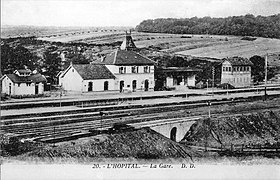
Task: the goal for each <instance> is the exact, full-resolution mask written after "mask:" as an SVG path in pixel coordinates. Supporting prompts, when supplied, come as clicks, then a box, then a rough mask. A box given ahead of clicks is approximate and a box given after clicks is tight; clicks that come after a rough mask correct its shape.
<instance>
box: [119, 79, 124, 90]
mask: <svg viewBox="0 0 280 180" xmlns="http://www.w3.org/2000/svg"><path fill="white" fill-rule="evenodd" d="M123 87H124V81H120V92H123Z"/></svg>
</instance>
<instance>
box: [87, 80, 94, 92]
mask: <svg viewBox="0 0 280 180" xmlns="http://www.w3.org/2000/svg"><path fill="white" fill-rule="evenodd" d="M92 87H93V83H92V82H89V83H88V91H92V89H93V88H92Z"/></svg>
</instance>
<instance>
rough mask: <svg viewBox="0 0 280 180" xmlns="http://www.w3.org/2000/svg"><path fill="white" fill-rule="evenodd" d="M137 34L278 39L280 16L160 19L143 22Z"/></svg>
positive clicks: (279, 35)
mask: <svg viewBox="0 0 280 180" xmlns="http://www.w3.org/2000/svg"><path fill="white" fill-rule="evenodd" d="M136 30H137V31H139V32H152V33H172V34H215V35H237V36H259V37H269V38H280V14H278V15H272V16H267V17H265V16H256V17H255V16H254V15H251V14H247V15H245V16H232V17H226V18H211V17H203V18H197V17H193V18H184V19H183V18H182V19H175V18H160V19H154V20H151V19H149V20H144V21H142V22H141V23H140V24H139V25H138V26H136Z"/></svg>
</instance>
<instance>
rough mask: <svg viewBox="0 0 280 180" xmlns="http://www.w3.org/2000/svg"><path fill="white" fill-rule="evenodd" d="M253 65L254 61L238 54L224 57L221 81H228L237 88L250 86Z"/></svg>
mask: <svg viewBox="0 0 280 180" xmlns="http://www.w3.org/2000/svg"><path fill="white" fill-rule="evenodd" d="M252 65H253V64H252V62H251V61H250V60H249V59H247V58H242V57H237V56H236V57H231V58H226V59H224V60H223V62H222V75H221V83H222V84H223V83H228V84H231V85H233V86H234V87H237V88H239V87H248V86H250V85H251V66H252Z"/></svg>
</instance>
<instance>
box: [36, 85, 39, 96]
mask: <svg viewBox="0 0 280 180" xmlns="http://www.w3.org/2000/svg"><path fill="white" fill-rule="evenodd" d="M38 93H39V85H38V84H37V83H36V84H35V94H38Z"/></svg>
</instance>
